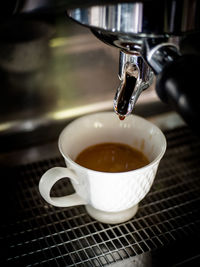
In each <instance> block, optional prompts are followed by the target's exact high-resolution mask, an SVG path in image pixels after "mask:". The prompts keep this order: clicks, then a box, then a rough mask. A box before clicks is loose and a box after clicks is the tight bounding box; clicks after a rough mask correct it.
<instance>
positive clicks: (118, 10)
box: [67, 0, 200, 128]
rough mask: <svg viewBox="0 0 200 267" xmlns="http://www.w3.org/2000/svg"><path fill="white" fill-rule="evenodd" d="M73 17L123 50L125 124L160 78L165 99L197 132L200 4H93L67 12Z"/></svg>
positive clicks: (120, 95)
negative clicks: (144, 91) (140, 99)
mask: <svg viewBox="0 0 200 267" xmlns="http://www.w3.org/2000/svg"><path fill="white" fill-rule="evenodd" d="M67 14H68V15H69V16H70V17H71V18H72V19H73V20H75V21H76V22H78V23H80V24H82V25H83V26H87V27H89V28H90V29H91V31H92V32H93V34H94V35H95V36H96V37H97V38H99V39H100V40H101V41H103V42H105V43H107V44H109V45H112V46H115V47H117V48H118V49H119V50H120V56H119V79H120V85H119V88H118V89H117V93H116V96H115V99H114V109H115V112H116V113H117V114H118V115H119V117H120V118H124V117H125V116H126V115H128V114H129V113H131V112H132V110H133V109H134V106H135V104H136V102H137V99H138V98H139V96H140V94H141V93H142V91H143V90H145V89H147V88H148V87H149V85H150V84H151V83H152V80H153V74H155V75H156V78H157V82H156V92H157V94H158V96H159V97H160V99H161V100H162V101H164V102H166V103H169V104H171V105H172V106H173V107H174V108H175V109H176V110H177V111H178V113H180V114H181V116H182V117H183V118H184V119H185V121H186V122H187V123H188V124H190V125H191V127H193V128H197V127H196V126H195V125H196V122H197V121H198V116H199V114H200V109H199V101H198V100H197V96H196V94H195V93H194V92H195V91H197V90H198V87H199V82H198V72H199V59H200V57H199V51H200V50H199V48H197V47H198V44H199V40H200V32H199V31H200V20H199V16H200V4H199V2H198V1H196V0H192V1H189V0H188V1H187V0H184V1H180V0H178V1H176V0H170V1H168V0H166V1H117V3H116V1H115V2H114V1H91V2H90V3H89V4H88V5H86V6H83V7H75V8H72V9H67ZM188 43H190V46H188ZM192 46H193V47H192ZM194 47H196V48H197V49H196V51H195V49H194Z"/></svg>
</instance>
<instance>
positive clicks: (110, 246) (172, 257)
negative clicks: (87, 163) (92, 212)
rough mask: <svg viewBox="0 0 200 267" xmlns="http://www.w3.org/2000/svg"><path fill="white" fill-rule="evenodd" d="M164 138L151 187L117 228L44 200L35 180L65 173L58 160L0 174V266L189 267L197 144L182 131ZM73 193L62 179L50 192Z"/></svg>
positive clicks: (195, 250) (199, 197) (195, 249)
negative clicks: (59, 170)
mask: <svg viewBox="0 0 200 267" xmlns="http://www.w3.org/2000/svg"><path fill="white" fill-rule="evenodd" d="M165 135H166V137H167V143H168V147H167V152H166V154H165V156H164V158H163V160H162V161H161V164H160V167H159V171H158V173H157V176H156V179H155V182H154V184H153V187H152V188H151V190H150V192H149V194H148V195H147V196H146V197H145V199H144V200H143V201H142V202H141V203H140V206H139V210H138V213H137V214H136V216H135V217H134V218H133V219H131V220H129V221H128V222H126V223H122V224H118V225H109V224H103V223H99V222H97V221H95V220H94V219H92V218H90V217H89V215H88V214H87V213H86V210H85V208H84V206H77V207H71V208H56V207H53V206H51V205H48V204H47V203H46V202H45V201H43V199H42V198H41V196H40V195H39V192H38V182H39V179H40V177H41V175H42V174H43V173H44V172H45V171H46V170H47V169H49V168H50V167H53V166H64V162H63V160H62V158H61V157H56V158H54V157H53V158H49V159H47V160H43V161H38V162H34V163H31V164H27V165H20V166H15V167H13V168H9V169H4V170H2V171H1V189H0V190H1V202H0V203H1V214H2V216H1V221H0V224H1V228H0V229H1V244H2V249H1V256H0V257H1V262H0V266H21V267H22V266H60V267H62V266H91V267H96V266H111V267H117V266H126V267H129V266H140V267H141V266H145V267H148V266H196V265H195V264H196V263H197V262H200V248H199V246H196V245H195V244H196V242H198V241H199V238H200V140H199V138H198V137H196V136H194V135H193V134H192V133H191V131H190V130H189V129H188V128H187V127H185V126H184V127H181V128H177V129H175V130H170V131H166V132H165ZM72 192H73V188H72V186H71V184H70V183H69V181H68V180H67V179H63V181H62V182H59V183H58V184H56V185H55V187H54V192H53V193H54V194H55V195H57V196H58V195H65V194H69V193H72ZM187 263H188V265H187ZM199 266H200V265H199Z"/></svg>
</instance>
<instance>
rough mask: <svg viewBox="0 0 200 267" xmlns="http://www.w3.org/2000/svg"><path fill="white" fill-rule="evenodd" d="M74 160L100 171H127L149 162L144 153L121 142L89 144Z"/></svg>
mask: <svg viewBox="0 0 200 267" xmlns="http://www.w3.org/2000/svg"><path fill="white" fill-rule="evenodd" d="M75 162H76V163H78V164H79V165H81V166H83V167H85V168H88V169H91V170H95V171H100V172H127V171H132V170H136V169H138V168H142V167H144V166H145V165H147V164H149V160H148V159H147V157H146V156H145V155H144V153H142V152H141V151H139V150H138V149H135V148H133V147H131V146H129V145H126V144H122V143H101V144H96V145H92V146H89V147H87V148H86V149H84V150H83V151H82V152H81V153H79V155H78V156H77V158H76V159H75Z"/></svg>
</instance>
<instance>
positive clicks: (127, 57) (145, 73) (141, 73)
mask: <svg viewBox="0 0 200 267" xmlns="http://www.w3.org/2000/svg"><path fill="white" fill-rule="evenodd" d="M119 79H120V80H121V83H120V85H119V87H118V89H117V92H116V95H115V98H114V110H115V112H116V114H117V115H119V116H120V117H121V118H124V117H126V116H127V115H129V114H130V113H131V112H132V111H133V109H134V107H135V104H136V102H137V100H138V98H139V96H140V94H141V93H142V91H143V90H145V89H147V88H148V87H149V86H150V85H151V84H152V82H153V72H152V71H151V69H150V67H149V66H148V65H147V64H146V62H145V61H144V60H143V58H142V57H141V56H140V54H139V53H135V54H127V53H124V52H123V51H121V52H120V60H119Z"/></svg>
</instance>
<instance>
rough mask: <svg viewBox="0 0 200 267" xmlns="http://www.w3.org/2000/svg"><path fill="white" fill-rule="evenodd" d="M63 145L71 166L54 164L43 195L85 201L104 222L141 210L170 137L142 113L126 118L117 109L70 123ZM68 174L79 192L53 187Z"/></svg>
mask: <svg viewBox="0 0 200 267" xmlns="http://www.w3.org/2000/svg"><path fill="white" fill-rule="evenodd" d="M58 146H59V150H60V153H61V155H62V156H63V158H64V160H65V162H66V167H60V166H58V167H54V168H51V169H49V170H48V171H47V172H45V173H44V174H43V175H42V177H41V179H40V182H39V191H40V193H41V195H42V197H43V198H44V199H45V200H46V201H47V202H48V203H49V204H51V205H54V206H57V207H71V206H76V205H85V208H86V211H87V212H88V214H89V215H90V216H91V217H92V218H94V219H96V220H98V221H100V222H104V223H122V222H125V221H127V220H129V219H130V218H132V217H133V216H134V215H135V214H136V212H137V210H138V204H139V202H140V201H141V200H142V199H143V198H144V197H145V196H146V194H147V193H148V192H149V190H150V188H151V186H152V184H153V181H154V178H155V176H156V172H157V169H158V165H159V163H160V160H161V158H162V157H163V155H164V153H165V150H166V139H165V136H164V135H163V133H162V132H161V130H160V129H159V128H158V127H156V126H155V125H153V124H152V123H150V122H149V121H147V120H145V119H143V118H141V117H138V116H136V115H130V116H128V117H127V118H126V120H124V121H121V120H119V119H118V117H117V116H116V114H114V112H99V113H94V114H88V115H86V116H83V117H80V118H77V119H76V120H74V121H73V122H71V123H70V124H68V125H67V126H66V127H65V128H64V129H63V131H62V132H61V134H60V136H59V140H58ZM77 163H78V164H77ZM85 164H86V165H85ZM63 178H68V179H70V181H71V183H72V185H73V187H74V191H75V192H74V193H73V194H71V195H66V196H60V197H59V196H57V197H52V196H51V189H52V187H53V186H54V184H55V183H56V182H58V181H59V180H61V179H63Z"/></svg>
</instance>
